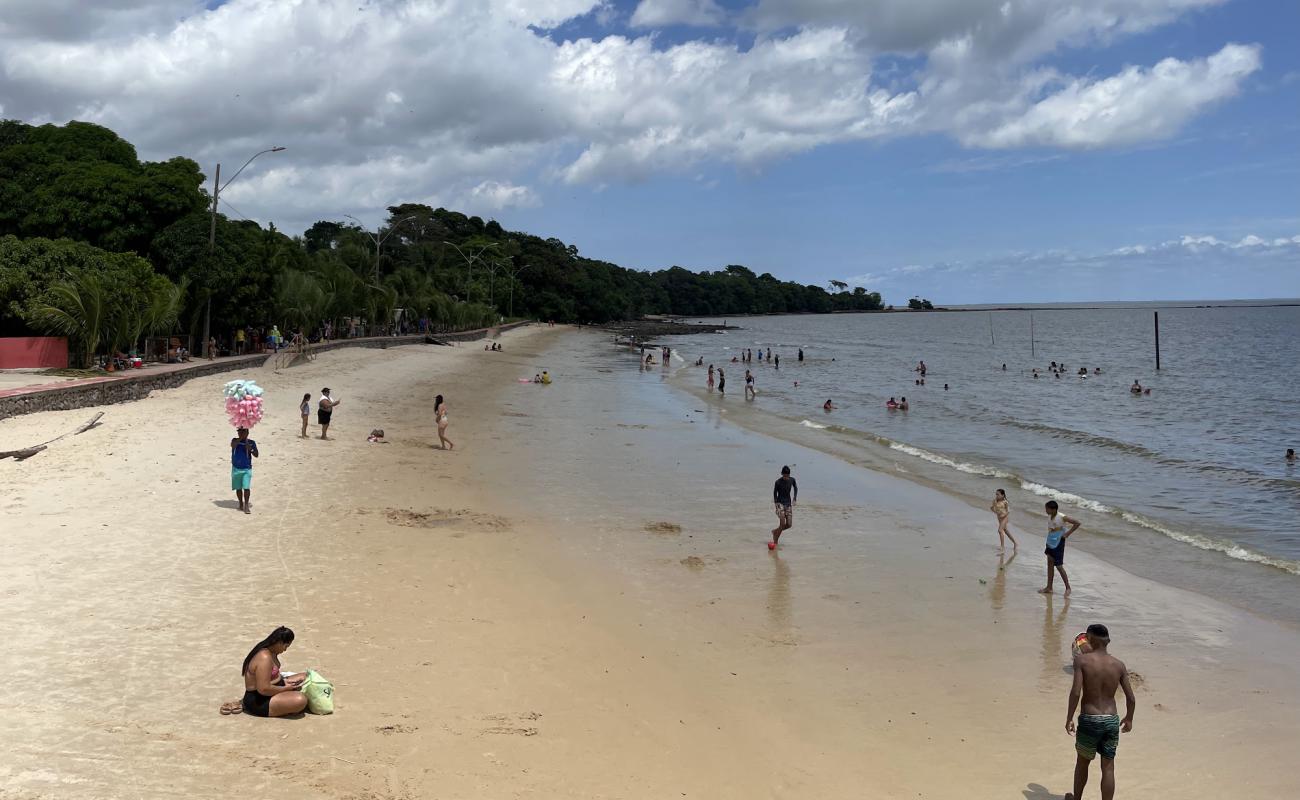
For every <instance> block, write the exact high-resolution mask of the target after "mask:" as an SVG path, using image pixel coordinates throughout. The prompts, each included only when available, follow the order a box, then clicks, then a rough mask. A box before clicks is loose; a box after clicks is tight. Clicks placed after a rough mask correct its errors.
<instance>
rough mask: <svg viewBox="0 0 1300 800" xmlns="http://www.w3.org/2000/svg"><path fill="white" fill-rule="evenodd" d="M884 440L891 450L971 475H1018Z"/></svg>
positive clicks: (992, 476) (1012, 476)
mask: <svg viewBox="0 0 1300 800" xmlns="http://www.w3.org/2000/svg"><path fill="white" fill-rule="evenodd" d="M884 441H886V442H888V443H889V449H891V450H898V451H899V452H902V453H907V454H908V455H910V456H916V457H917V458H920V459H922V460H925V461H929V462H930V463H931V464H941V465H943V466H945V467H952V468H953V469H955V470H958V471H960V472H965V473H968V474H970V475H984V476H987V477H990V478H1014V477H1016V476H1015V475H1012V474H1011V473H1010V472H1005V471H1003V470H1000V469H998V468H997V467H990V466H988V465H985V464H971V463H969V462H966V461H955V460H953V459H951V458H948V457H947V456H941V455H939V454H938V453H931V452H930V451H929V450H922V449H921V448H919V447H913V446H912V445H910V444H903V443H902V442H895V441H893V440H892V439H885V440H884Z"/></svg>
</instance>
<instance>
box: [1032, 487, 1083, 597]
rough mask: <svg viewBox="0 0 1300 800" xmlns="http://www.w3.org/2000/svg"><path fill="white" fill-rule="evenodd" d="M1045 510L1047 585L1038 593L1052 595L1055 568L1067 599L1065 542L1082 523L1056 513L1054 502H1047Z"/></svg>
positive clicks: (1056, 508)
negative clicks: (1059, 575)
mask: <svg viewBox="0 0 1300 800" xmlns="http://www.w3.org/2000/svg"><path fill="white" fill-rule="evenodd" d="M1045 508H1046V509H1047V549H1046V550H1044V551H1043V552H1044V553H1046V554H1047V585H1046V586H1044V587H1043V588H1041V589H1039V590H1038V593H1039V594H1051V593H1052V578H1053V573H1052V568H1053V567H1055V568H1056V571H1057V572H1059V573H1061V580H1062V581H1063V582H1064V583H1065V596H1066V597H1069V596H1070V577H1069V576H1068V575H1066V574H1065V540H1066V539H1069V538H1070V536H1071V535H1073V534H1074V532H1075V531H1077V530H1079V526H1080V525H1081V524H1082V523H1081V522H1079V521H1078V520H1077V519H1070V518H1069V517H1067V516H1065V515H1064V514H1061V513H1058V509H1059V506H1057V505H1056V501H1055V500H1048V501H1047V505H1046V506H1045Z"/></svg>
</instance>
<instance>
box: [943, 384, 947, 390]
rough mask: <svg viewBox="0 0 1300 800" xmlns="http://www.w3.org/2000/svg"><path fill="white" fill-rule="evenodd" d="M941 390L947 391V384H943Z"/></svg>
mask: <svg viewBox="0 0 1300 800" xmlns="http://www.w3.org/2000/svg"><path fill="white" fill-rule="evenodd" d="M943 390H944V391H945V392H946V391H948V384H946V383H945V384H944V385H943Z"/></svg>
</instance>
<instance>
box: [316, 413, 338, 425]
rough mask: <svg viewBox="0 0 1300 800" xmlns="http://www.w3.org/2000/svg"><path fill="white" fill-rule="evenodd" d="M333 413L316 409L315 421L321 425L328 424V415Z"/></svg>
mask: <svg viewBox="0 0 1300 800" xmlns="http://www.w3.org/2000/svg"><path fill="white" fill-rule="evenodd" d="M333 413H334V412H333V411H323V410H317V411H316V422H318V423H320V424H321V425H328V424H330V416H331V415H333Z"/></svg>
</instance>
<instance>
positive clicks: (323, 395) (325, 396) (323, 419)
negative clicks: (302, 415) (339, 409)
mask: <svg viewBox="0 0 1300 800" xmlns="http://www.w3.org/2000/svg"><path fill="white" fill-rule="evenodd" d="M341 402H343V401H342V400H335V399H334V398H332V397H330V390H329V388H328V387H326V388H324V389H321V390H320V401H319V402H317V404H316V421H317V422H318V423H320V438H322V439H329V438H330V436H329V433H330V417H332V416H334V406H336V405H338V404H339V403H341Z"/></svg>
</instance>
